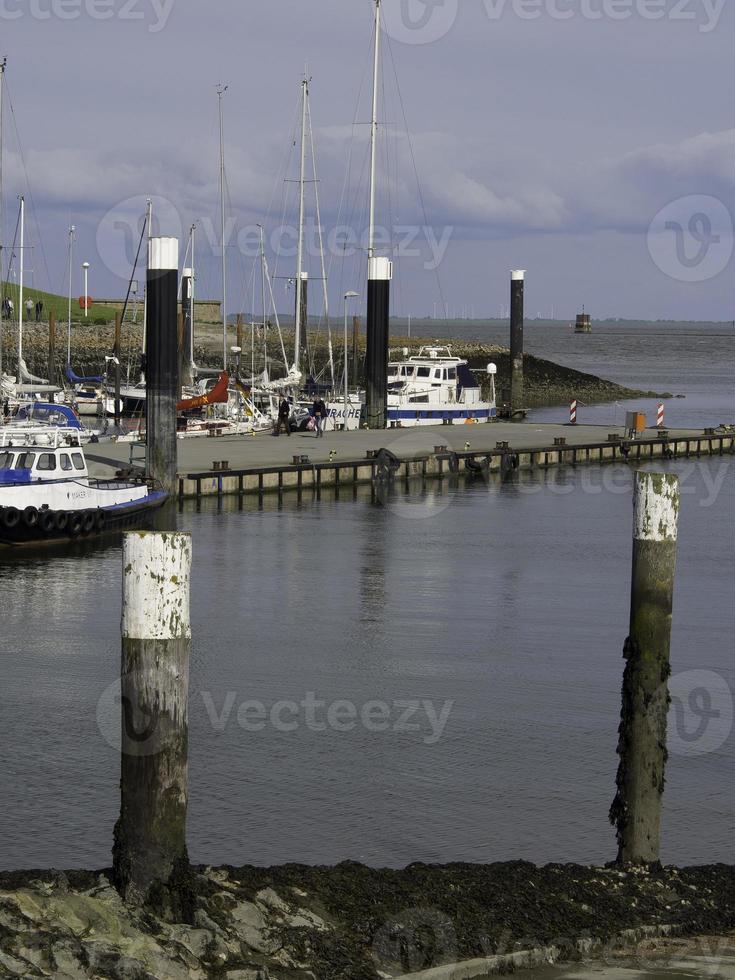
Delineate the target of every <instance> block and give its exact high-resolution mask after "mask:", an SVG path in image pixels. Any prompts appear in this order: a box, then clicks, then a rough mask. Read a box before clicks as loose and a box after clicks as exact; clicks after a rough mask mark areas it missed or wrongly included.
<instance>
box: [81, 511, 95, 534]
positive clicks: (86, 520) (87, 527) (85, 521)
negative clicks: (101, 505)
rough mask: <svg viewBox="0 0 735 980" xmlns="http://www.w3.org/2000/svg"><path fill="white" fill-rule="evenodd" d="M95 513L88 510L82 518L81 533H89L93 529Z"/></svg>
mask: <svg viewBox="0 0 735 980" xmlns="http://www.w3.org/2000/svg"><path fill="white" fill-rule="evenodd" d="M94 521H95V515H94V513H93V512H92V511H90V510H88V511H87V512H86V513H85V514H84V517H83V518H82V534H91V533H92V531H94Z"/></svg>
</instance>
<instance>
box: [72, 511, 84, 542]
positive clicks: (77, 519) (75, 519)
mask: <svg viewBox="0 0 735 980" xmlns="http://www.w3.org/2000/svg"><path fill="white" fill-rule="evenodd" d="M82 523H83V518H82V515H81V514H80V513H79V512H78V511H74V512H71V513H70V514H69V523H68V528H69V534H71V536H72V537H73V538H76V537H77V535H78V534H79V533H80V531H81V530H82Z"/></svg>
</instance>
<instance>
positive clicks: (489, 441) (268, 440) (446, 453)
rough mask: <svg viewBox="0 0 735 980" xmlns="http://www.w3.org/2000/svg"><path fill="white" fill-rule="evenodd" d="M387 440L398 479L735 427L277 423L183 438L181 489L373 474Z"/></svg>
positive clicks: (714, 451) (123, 459)
mask: <svg viewBox="0 0 735 980" xmlns="http://www.w3.org/2000/svg"><path fill="white" fill-rule="evenodd" d="M465 447H467V448H465ZM379 449H388V450H390V451H391V452H392V453H393V454H394V455H395V456H396V457H398V459H399V460H400V464H401V465H400V468H399V470H398V471H397V473H396V478H397V479H411V478H413V477H422V478H427V479H428V478H440V479H441V478H442V477H447V476H451V475H455V474H457V473H459V474H468V473H470V472H471V471H472V469H473V467H476V466H479V467H480V468H481V470H482V472H483V473H485V474H486V475H490V476H492V475H495V474H497V476H498V477H500V475H501V473H503V472H506V471H507V470H508V468H509V467H510V468H511V469H512V470H514V471H516V470H518V471H529V470H538V469H542V470H543V469H548V468H550V467H553V466H564V465H571V466H580V465H583V464H589V463H592V464H599V463H614V462H617V463H621V462H626V461H627V462H630V463H637V462H644V461H647V460H652V459H662V460H667V459H675V458H688V457H690V456H710V455H716V456H720V455H724V454H728V455H729V454H731V453H732V452H733V451H735V432H718V431H715V430H706V431H704V430H702V429H678V430H673V429H672V430H669V431H668V432H666V431H664V432H662V431H660V430H658V429H648V430H646V431H645V432H644V433H643V434H642V436H641V437H640V438H638V439H635V440H629V439H626V438H625V432H624V430H623V429H622V428H620V427H618V428H615V427H610V426H596V425H576V426H568V425H554V424H534V423H525V424H519V423H512V422H497V423H493V424H491V425H488V424H481V425H472V426H469V425H461V426H460V425H457V426H441V425H440V426H420V427H415V428H406V429H388V430H385V431H383V432H374V431H369V430H361V431H358V432H327V433H326V434H325V437H324V438H323V439H319V440H317V439H316V438H315V437H314V436H313V434H311V433H306V432H296V433H293V435H292V437H291V438H290V439H287V438H286V437H285V436H283V435H281V436H279V437H278V438H274V437H273V436H271V435H269V434H268V433H260V434H258V435H255V436H221V437H218V438H208V437H201V438H195V439H179V440H178V457H179V465H178V480H177V494H178V496H179V497H180V498H181V499H186V498H198V497H203V496H226V495H229V494H235V495H240V494H247V493H267V492H283V491H286V490H301V489H305V488H311V487H316V488H319V487H327V486H343V485H347V484H359V483H370V482H372V480H373V478H374V476H375V472H376V467H377V465H378V464H377V461H376V460H375V459H374V458H372V457H371V456H368V453H377V451H378V450H379ZM437 450H439V451H437ZM86 455H87V459H88V461H89V465H90V472H91V474H92V475H93V476H109V475H110V473H111V472H112V471H114V470H115V469H117V468H120V467H124V466H126V465H128V464H129V463H130V461H131V458H133V459H136V458H137V459H139V458H140V456H141V447H140V446H135V445H132V444H131V443H129V442H117V443H115V442H100V443H99V445H95V446H90V447H88V451H87V454H86ZM294 457H298V460H297V461H295V460H294ZM301 457H304V459H303V460H302V459H301Z"/></svg>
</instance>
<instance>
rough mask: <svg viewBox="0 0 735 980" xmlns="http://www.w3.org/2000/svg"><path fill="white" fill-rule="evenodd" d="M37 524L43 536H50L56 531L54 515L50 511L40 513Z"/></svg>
mask: <svg viewBox="0 0 735 980" xmlns="http://www.w3.org/2000/svg"><path fill="white" fill-rule="evenodd" d="M38 523H39V526H40V528H41V530H42V531H43V533H44V534H51V533H52V532H53V531H55V530H56V515H55V514H52V513H51V511H50V510H44V511H41V514H40V515H39V518H38Z"/></svg>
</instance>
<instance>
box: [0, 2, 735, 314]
mask: <svg viewBox="0 0 735 980" xmlns="http://www.w3.org/2000/svg"><path fill="white" fill-rule="evenodd" d="M382 9H383V28H384V30H383V35H382V37H383V45H382V50H383V59H382V79H381V93H380V100H379V102H380V113H379V115H380V123H381V125H380V136H379V148H378V164H379V165H378V171H379V178H378V193H377V223H378V225H379V228H380V229H381V231H380V242H381V247H382V248H383V254H390V255H391V257H392V258H393V260H394V264H395V271H394V281H393V287H392V309H393V313H394V315H396V316H405V315H408V314H412V315H413V316H416V317H418V316H426V315H436V316H441V315H443V314H446V313H448V314H449V315H450V316H451V315H456V316H462V315H465V316H474V317H475V318H483V317H491V316H493V317H494V316H498V315H500V314H502V313H504V311H506V310H507V306H508V301H509V288H510V287H509V280H510V274H509V273H510V270H511V269H517V268H523V269H526V270H527V286H526V311H527V315H528V316H529V317H533V316H536V315H541V316H552V314H553V316H555V317H556V318H560V319H567V318H568V319H571V318H572V317H573V316H574V314H575V313H576V312H578V311H579V310H581V308H582V306H584V307H585V308H586V310H587V312H589V313H591V314H592V316H593V317H595V318H604V317H615V316H617V317H624V318H632V319H635V318H640V319H659V318H661V319H681V320H685V319H700V320H705V319H715V320H730V319H735V297H734V296H733V289H732V285H731V283H732V278H733V275H732V274H733V269H734V267H735V265H734V263H735V258H734V257H733V215H735V109H733V107H732V98H731V93H732V90H733V85H732V77H731V76H732V67H731V61H732V50H733V47H734V42H735V11H734V10H733V9H732V3H731V5H730V7H729V9H728V7H727V6H726V4H725V0H382ZM374 11H375V4H374V0H312V2H310V3H307V2H305V0H207V2H206V3H205V2H202V0H0V39H1V40H0V57H2V56H3V55H6V56H7V58H8V65H7V71H6V75H5V80H6V83H7V84H6V93H5V94H6V99H5V103H4V105H5V112H4V131H5V140H4V167H3V216H2V226H3V227H2V234H3V239H4V243H5V246H6V248H5V250H4V253H3V254H4V256H5V263H4V268H7V259H8V256H9V254H10V251H11V246H12V243H13V240H14V236H15V233H16V222H17V209H18V196H19V195H20V194H24V195H25V196H26V201H27V206H28V225H27V240H28V242H29V244H30V245H32V246H33V247H32V250H31V251H29V252H27V253H26V255H27V260H26V266H27V267H28V268H29V272H28V277H27V281H28V282H30V283H32V284H33V285H35V286H37V287H39V288H48V289H51V290H52V291H54V292H60V293H64V294H65V293H66V291H67V279H68V264H69V247H68V246H69V227H70V225H72V224H73V225H74V226H75V239H74V246H73V252H72V263H71V264H72V274H73V282H72V290H73V293H74V295H75V297H76V296H78V295H81V293H82V291H83V286H82V271H81V264H82V262H83V261H88V262H89V263H90V270H89V291H90V294H91V295H92V296H93V297H94V296H96V297H97V298H100V299H101V298H108V297H110V298H111V297H118V296H121V295H123V294H124V292H125V290H126V288H127V280H128V278H129V277H130V275H131V266H132V261H133V258H134V255H135V250H136V246H137V239H138V235H139V230H140V220H141V217H142V214H143V212H144V210H145V206H146V200H147V198H151V199H152V200H153V207H154V226H153V230H154V233H155V234H162V235H173V236H175V237H179V238H180V240H181V247H180V251H181V262H182V264H183V260H184V253H185V251H186V249H187V243H188V238H189V230H190V227H191V226H192V224H195V225H196V231H195V261H194V264H195V266H196V275H197V286H196V289H197V295H198V297H199V298H216V299H219V298H220V296H221V273H220V265H221V254H222V252H221V247H220V245H219V241H220V235H221V231H220V196H219V130H218V95H217V86H218V85H222V86H224V85H226V86H227V90H226V92H224V94H223V96H222V109H223V120H224V146H225V170H226V185H227V195H226V223H227V227H228V232H227V242H228V244H227V248H226V250H225V251H226V264H227V279H228V288H227V308H228V311H229V312H233V313H234V312H237V311H240V310H242V311H243V312H245V313H246V315H247V316H248V317H249V316H250V315H251V313H254V314H255V315H256V316H258V315H259V310H260V306H261V296H260V288H261V277H260V266H259V259H258V250H259V235H260V232H259V229H258V227H257V226H258V224H262V225H263V227H264V236H265V241H266V255H267V260H268V266H269V271H270V273H271V275H272V277H273V295H274V299H275V302H276V305H277V307H278V309H279V310H281V311H287V310H289V309H291V308H292V304H293V289H292V285H291V284H290V283H289V276H293V275H294V272H295V267H296V257H295V228H296V225H297V207H296V205H297V200H296V195H297V187H298V185H297V184H296V183H294V180H295V179H296V178H297V177H298V163H299V159H298V156H299V155H298V144H299V122H300V116H299V112H300V110H299V99H300V94H301V82H302V79H303V78H304V76H305V73H306V77H308V78H309V80H310V81H309V91H310V113H311V120H312V127H311V128H312V133H313V142H314V147H315V155H316V165H317V177H318V182H316V183H315V182H314V181H313V171H312V162H311V154H310V152H307V176H308V179H309V183H308V184H307V186H306V216H307V224H308V229H307V231H308V234H307V242H308V245H307V248H306V252H307V255H306V258H305V268H306V269H307V270H308V272H309V276H310V279H311V280H312V281H311V283H310V304H311V309H312V311H313V312H315V313H316V312H320V311H321V309H322V305H323V300H322V293H323V288H324V287H323V277H322V270H321V261H320V255H319V248H318V235H317V234H316V230H315V229H316V225H317V222H316V214H315V211H316V200H315V190H318V196H319V205H320V217H321V226H322V229H323V237H324V244H325V248H326V254H325V276H326V280H327V282H328V296H329V302H330V309H331V312H332V314H333V315H339V314H340V313H341V311H342V303H343V296H344V293H345V292H346V291H348V290H354V291H356V292H358V293H359V297H358V298H357V299H356V300H354V301H351V302H352V303H353V304H354V307H355V309H354V312H361V310H362V308H363V307H364V303H365V300H364V295H365V266H366V254H365V245H366V240H365V233H366V226H367V200H368V187H367V150H368V136H369V125H368V123H369V120H370V96H371V91H370V89H371V70H372V65H371V58H372V53H371V52H372V44H373V19H374ZM11 106H12V111H11ZM309 142H310V141H309V140H307V144H308V143H309ZM307 149H308V146H307ZM15 254H16V260H15V269H16V274H17V239H16V253H15ZM190 262H191V260H190V258H189V259H187V264H190ZM138 278H141V279H142V278H144V273H143V272H142V271H139V273H138ZM351 308H352V307H351Z"/></svg>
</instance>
